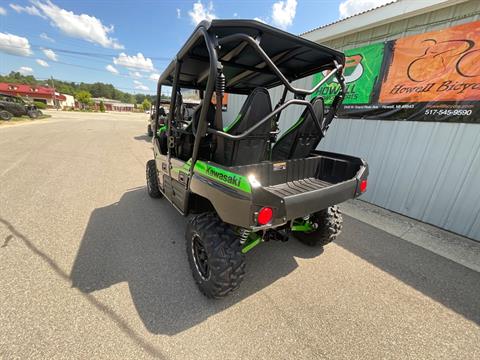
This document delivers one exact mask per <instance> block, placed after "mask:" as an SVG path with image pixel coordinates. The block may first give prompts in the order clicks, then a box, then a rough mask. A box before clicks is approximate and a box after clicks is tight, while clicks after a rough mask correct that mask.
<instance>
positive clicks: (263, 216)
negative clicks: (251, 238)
mask: <svg viewBox="0 0 480 360" xmlns="http://www.w3.org/2000/svg"><path fill="white" fill-rule="evenodd" d="M272 218H273V210H272V208H269V207H263V208H261V209H260V211H259V212H258V216H257V222H258V224H259V225H266V224H268V223H269V222H270V221H271V220H272Z"/></svg>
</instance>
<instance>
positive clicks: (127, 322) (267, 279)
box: [0, 112, 480, 359]
mask: <svg viewBox="0 0 480 360" xmlns="http://www.w3.org/2000/svg"><path fill="white" fill-rule="evenodd" d="M147 116H148V115H146V114H136V115H134V114H113V113H111V114H108V113H107V114H97V113H95V114H94V113H68V112H59V113H55V112H54V113H53V116H52V118H50V119H47V120H40V121H37V122H33V123H27V124H19V125H14V126H2V127H0V334H1V335H0V358H1V359H13V358H21V359H27V358H30V359H35V358H42V359H47V358H52V359H54V358H59V359H65V358H77V359H78V358H84V359H88V358H95V359H101V358H123V359H127V358H132V359H142V358H160V359H321V358H328V359H367V358H370V359H379V358H385V359H475V358H477V359H478V358H480V327H479V324H480V274H479V273H478V272H476V271H474V270H472V269H470V268H468V267H466V266H463V265H460V264H459V263H457V262H455V261H452V260H450V259H447V258H446V257H443V256H440V255H438V254H436V253H434V252H431V251H429V250H427V249H425V248H424V247H421V246H418V245H415V244H414V243H412V242H409V241H406V240H404V239H402V238H401V237H400V236H395V235H392V234H391V233H389V232H386V231H384V230H381V229H380V228H378V227H374V226H372V225H369V224H368V223H365V222H362V221H360V220H358V219H357V218H353V217H350V216H347V215H345V217H344V231H343V233H342V234H341V236H340V237H339V239H338V241H337V242H336V243H333V244H331V245H328V246H326V247H325V248H324V249H319V248H313V249H312V248H308V247H305V246H303V245H302V244H300V243H299V242H297V241H295V240H294V239H292V240H291V241H289V242H287V243H265V244H262V245H261V246H258V247H257V248H255V249H254V250H252V251H251V252H250V253H248V255H247V275H246V277H245V280H244V282H243V283H242V286H241V288H240V289H239V291H237V292H236V293H234V294H233V295H231V296H230V297H228V298H226V299H223V300H218V301H212V300H208V299H206V298H205V297H203V296H202V295H201V294H200V292H199V291H198V290H197V287H196V286H195V284H194V282H193V279H192V276H191V274H190V269H189V267H188V263H187V259H186V254H185V245H184V238H183V236H184V228H185V223H186V219H185V218H184V217H182V216H181V215H180V214H178V213H177V212H176V211H175V210H174V209H173V207H172V206H171V205H170V204H169V203H168V202H167V201H166V200H162V199H159V200H154V199H151V198H149V197H148V195H147V193H146V190H145V162H146V161H147V160H148V159H150V158H151V156H152V154H151V145H150V142H149V139H148V138H147V137H146V134H145V132H146V125H147V121H146V119H147ZM327 136H328V135H327ZM372 171H374V169H372Z"/></svg>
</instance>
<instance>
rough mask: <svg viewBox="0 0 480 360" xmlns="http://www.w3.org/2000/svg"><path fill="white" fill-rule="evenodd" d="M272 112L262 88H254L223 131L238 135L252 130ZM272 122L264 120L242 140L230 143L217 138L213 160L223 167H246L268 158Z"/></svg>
mask: <svg viewBox="0 0 480 360" xmlns="http://www.w3.org/2000/svg"><path fill="white" fill-rule="evenodd" d="M271 112H272V102H271V100H270V95H269V94H268V91H267V89H265V88H256V89H255V90H253V91H252V93H251V94H250V95H249V96H248V97H247V99H246V100H245V103H244V104H243V106H242V109H241V110H240V113H239V114H238V116H237V117H236V118H235V120H234V121H233V122H232V123H231V124H230V125H229V126H227V127H225V128H224V129H223V131H224V132H226V133H229V134H232V135H239V134H241V133H243V132H244V131H246V130H248V129H250V128H252V127H253V126H254V125H255V124H257V123H258V122H259V121H260V120H261V119H262V118H264V117H265V116H267V115H268V114H270V113H271ZM271 131H272V121H266V122H265V123H264V124H262V125H261V126H260V127H258V128H257V129H255V130H254V131H253V132H252V133H250V134H249V135H248V136H246V137H245V138H243V139H239V140H231V139H227V138H225V137H222V136H216V150H215V154H214V157H213V161H215V162H217V163H219V164H221V165H225V166H232V165H248V164H255V163H259V162H261V161H264V160H267V159H268V153H269V139H270V132H271Z"/></svg>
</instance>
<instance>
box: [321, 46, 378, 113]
mask: <svg viewBox="0 0 480 360" xmlns="http://www.w3.org/2000/svg"><path fill="white" fill-rule="evenodd" d="M383 51H384V44H383V43H378V44H372V45H367V46H363V47H361V48H356V49H350V50H346V51H345V56H346V60H345V70H344V76H345V83H346V86H347V94H346V97H345V100H344V101H343V104H344V105H348V104H368V103H370V101H371V97H372V93H373V89H374V85H375V82H376V81H377V79H378V76H379V72H380V68H381V66H382V60H383ZM326 74H327V72H323V73H318V74H315V75H314V76H313V83H312V87H313V86H315V85H317V84H318V83H319V82H320V81H321V80H322V79H323V78H324V77H325V75H326ZM339 91H340V85H339V84H338V82H337V79H335V78H332V79H330V80H328V81H327V82H326V83H325V84H323V85H322V86H321V87H320V88H319V89H318V90H317V91H316V92H315V93H313V94H312V98H315V97H317V96H322V97H323V99H324V101H325V104H326V105H330V104H331V103H332V101H333V99H334V97H335V95H336V94H337V93H338V92H339Z"/></svg>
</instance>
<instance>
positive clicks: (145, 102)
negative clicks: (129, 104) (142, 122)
mask: <svg viewBox="0 0 480 360" xmlns="http://www.w3.org/2000/svg"><path fill="white" fill-rule="evenodd" d="M151 106H152V103H151V102H150V101H148V99H147V98H145V99H144V100H143V102H142V108H143V111H147V110H150V107H151Z"/></svg>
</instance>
